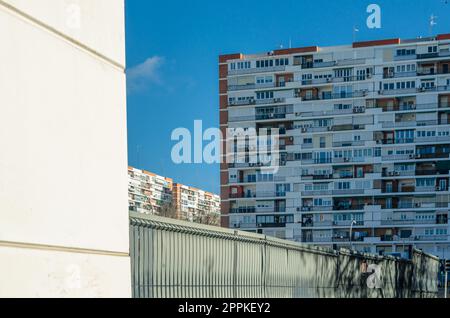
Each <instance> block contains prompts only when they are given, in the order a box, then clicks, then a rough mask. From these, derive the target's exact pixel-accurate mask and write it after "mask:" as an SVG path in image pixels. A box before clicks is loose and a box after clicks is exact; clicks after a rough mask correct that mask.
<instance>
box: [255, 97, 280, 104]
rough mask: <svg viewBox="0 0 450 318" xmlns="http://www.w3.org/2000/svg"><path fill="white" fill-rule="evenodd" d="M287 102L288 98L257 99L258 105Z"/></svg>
mask: <svg viewBox="0 0 450 318" xmlns="http://www.w3.org/2000/svg"><path fill="white" fill-rule="evenodd" d="M285 102H286V98H266V99H257V100H256V102H255V104H256V105H266V104H282V103H285Z"/></svg>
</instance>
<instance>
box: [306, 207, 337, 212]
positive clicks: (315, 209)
mask: <svg viewBox="0 0 450 318" xmlns="http://www.w3.org/2000/svg"><path fill="white" fill-rule="evenodd" d="M300 211H301V212H312V211H315V212H317V211H319V212H327V211H333V207H332V206H303V207H301V208H299V212H300Z"/></svg>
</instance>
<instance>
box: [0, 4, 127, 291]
mask: <svg viewBox="0 0 450 318" xmlns="http://www.w3.org/2000/svg"><path fill="white" fill-rule="evenodd" d="M124 11H125V10H124V1H123V0H95V1H92V0H71V1H65V0H39V1H23V0H1V1H0V38H1V39H2V45H1V50H0V60H1V61H2V67H1V71H0V91H1V94H0V105H1V106H0V149H1V155H0V297H131V286H130V285H131V284H130V281H131V278H130V276H131V273H130V257H129V227H128V224H129V220H128V215H127V213H126V210H127V188H126V180H127V175H126V172H125V169H126V167H127V128H126V85H125V82H126V81H125V80H126V79H125V72H124V70H125V21H124V20H125V19H124ZM98 181H100V182H101V186H99V182H98Z"/></svg>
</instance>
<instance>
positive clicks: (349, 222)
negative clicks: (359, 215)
mask: <svg viewBox="0 0 450 318" xmlns="http://www.w3.org/2000/svg"><path fill="white" fill-rule="evenodd" d="M352 223H353V221H352V220H347V221H334V222H333V225H334V226H345V227H349V226H351V225H352ZM354 226H364V221H357V222H356V224H354Z"/></svg>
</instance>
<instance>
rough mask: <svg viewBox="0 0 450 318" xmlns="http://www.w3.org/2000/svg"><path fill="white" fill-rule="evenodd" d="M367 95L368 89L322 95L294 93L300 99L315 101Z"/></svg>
mask: <svg viewBox="0 0 450 318" xmlns="http://www.w3.org/2000/svg"><path fill="white" fill-rule="evenodd" d="M367 95H368V91H357V92H353V93H352V92H342V93H337V94H335V93H324V94H322V95H314V94H313V95H310V96H303V97H302V96H300V95H299V94H296V95H295V97H296V98H301V99H302V101H315V100H331V99H345V98H359V97H365V96H367Z"/></svg>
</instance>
